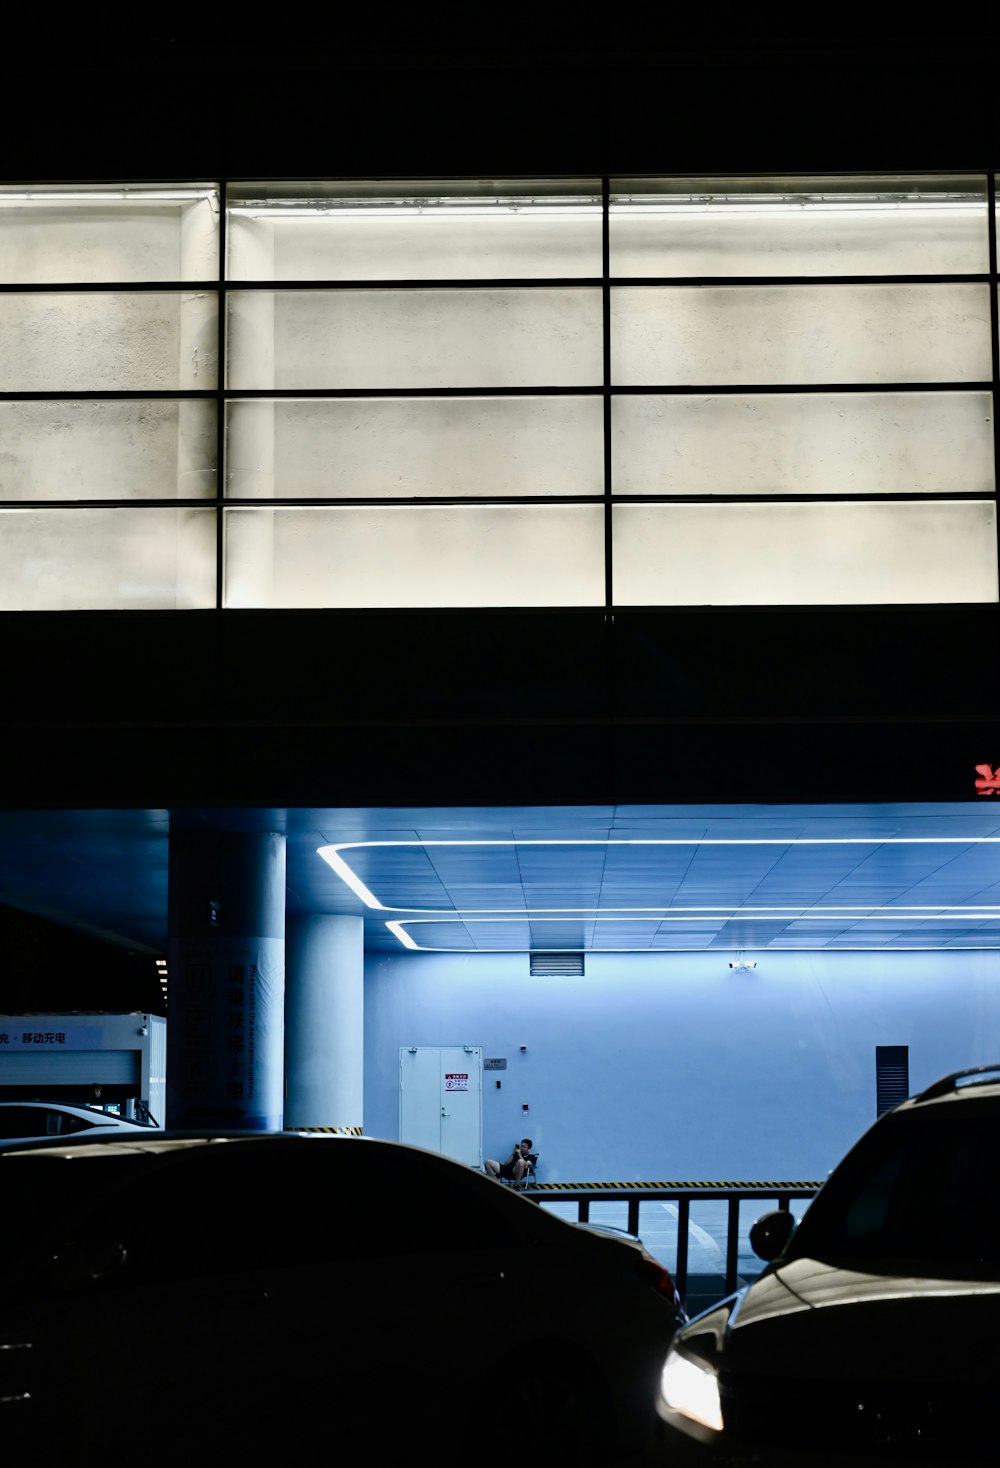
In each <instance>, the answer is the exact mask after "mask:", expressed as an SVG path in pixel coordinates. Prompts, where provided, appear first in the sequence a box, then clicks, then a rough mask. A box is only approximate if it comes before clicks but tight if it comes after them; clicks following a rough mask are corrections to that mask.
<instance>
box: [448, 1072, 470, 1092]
mask: <svg viewBox="0 0 1000 1468" xmlns="http://www.w3.org/2000/svg"><path fill="white" fill-rule="evenodd" d="M444 1088H445V1090H446V1091H467V1090H468V1089H469V1073H468V1071H466V1072H464V1073H459V1072H453V1073H452V1074H450V1075H449V1073H448V1072H447V1071H445V1076H444Z"/></svg>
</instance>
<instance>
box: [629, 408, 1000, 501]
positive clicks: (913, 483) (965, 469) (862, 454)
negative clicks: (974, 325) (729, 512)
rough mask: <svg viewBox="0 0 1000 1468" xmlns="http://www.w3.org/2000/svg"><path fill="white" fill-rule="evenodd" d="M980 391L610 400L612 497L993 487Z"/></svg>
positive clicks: (989, 428)
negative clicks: (612, 468)
mask: <svg viewBox="0 0 1000 1468" xmlns="http://www.w3.org/2000/svg"><path fill="white" fill-rule="evenodd" d="M991 420H992V407H991V402H990V394H989V393H978V392H969V393H960V392H955V393H952V392H943V393H938V392H921V393H918V392H913V393H879V392H872V393H809V394H808V395H806V394H803V395H802V396H796V395H794V394H792V393H776V394H773V395H768V394H766V393H725V394H722V395H720V396H718V397H713V396H712V395H711V394H710V393H699V394H698V396H697V397H686V396H684V395H682V394H670V395H661V396H648V397H647V396H645V395H643V394H635V395H631V394H630V395H629V396H627V397H616V398H614V399H613V400H612V432H613V450H612V463H613V465H614V490H615V493H616V494H877V493H893V492H899V493H907V494H946V493H952V492H962V491H965V492H967V493H973V492H976V493H978V492H985V493H992V492H993V487H994V485H993V424H992V421H991Z"/></svg>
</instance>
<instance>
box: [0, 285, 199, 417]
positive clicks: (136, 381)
mask: <svg viewBox="0 0 1000 1468" xmlns="http://www.w3.org/2000/svg"><path fill="white" fill-rule="evenodd" d="M216 312H217V298H216V296H215V295H214V294H213V293H211V292H198V293H190V292H179V291H178V292H166V291H164V292H160V291H143V292H141V293H140V292H128V291H122V292H119V293H111V292H104V291H94V292H89V291H88V292H85V293H84V292H81V293H80V294H74V293H72V292H68V293H65V294H64V293H59V294H56V293H54V292H48V293H40V294H37V295H36V294H30V295H0V391H2V392H120V391H127V390H129V389H131V390H133V391H139V392H142V391H148V390H150V389H157V390H161V391H162V390H166V391H171V390H174V389H177V388H207V389H211V388H214V387H215V386H216V370H217V366H218V339H217V336H218V334H217V326H216V319H217V318H216Z"/></svg>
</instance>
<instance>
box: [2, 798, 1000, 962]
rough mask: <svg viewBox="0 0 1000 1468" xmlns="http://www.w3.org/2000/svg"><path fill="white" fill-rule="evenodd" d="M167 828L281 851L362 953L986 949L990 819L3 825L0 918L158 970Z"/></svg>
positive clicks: (39, 821) (709, 809) (565, 810)
mask: <svg viewBox="0 0 1000 1468" xmlns="http://www.w3.org/2000/svg"><path fill="white" fill-rule="evenodd" d="M172 823H173V824H174V825H175V826H177V825H184V826H187V827H190V826H196V827H197V826H202V827H204V828H206V829H209V828H216V829H222V830H246V831H249V830H256V831H263V830H273V831H280V832H283V833H284V834H285V836H286V838H287V888H288V900H287V907H288V912H289V913H292V914H309V913H353V914H357V915H359V916H361V917H363V918H364V920H365V941H366V947H367V949H368V950H369V951H375V950H381V951H391V952H397V953H401V952H404V951H411V950H413V949H430V950H438V951H448V952H455V951H460V952H470V951H484V952H486V951H516V952H523V951H525V950H528V949H532V950H536V951H537V950H541V949H549V950H560V951H562V950H569V949H584V950H587V951H606V952H622V951H626V952H657V953H664V952H671V951H692V950H694V951H698V950H701V949H707V948H712V949H717V950H727V951H740V950H742V951H743V952H744V953H746V954H748V955H752V954H753V953H757V952H761V951H764V950H768V949H771V950H775V949H784V950H788V949H817V948H824V949H841V950H853V949H892V948H904V949H921V948H924V949H926V948H930V949H937V948H951V949H955V948H983V947H987V948H992V947H1000V804H994V803H993V801H992V799H988V800H984V801H982V802H980V803H973V802H960V803H951V804H905V805H899V804H897V805H876V804H873V805H734V806H727V805H699V806H574V807H564V806H558V807H537V806H533V807H524V808H512V807H504V808H499V807H481V808H466V807H462V808H441V807H436V808H426V809H408V808H401V807H395V808H392V809H388V808H386V809H342V808H341V809H305V808H296V809H280V810H276V809H259V808H240V809H219V810H216V809H207V808H206V809H185V810H184V811H182V812H176V813H173V814H172V813H171V812H170V811H168V810H87V811H49V810H47V811H5V812H0V903H4V904H6V905H7V906H9V907H13V908H18V909H21V910H23V911H25V912H29V913H32V914H35V915H36V916H39V917H44V918H48V919H50V920H52V921H55V922H57V923H60V924H63V925H65V926H67V927H69V928H72V929H75V930H77V931H79V932H81V933H85V934H88V935H90V936H92V937H97V938H101V939H103V940H105V941H108V942H111V943H113V944H116V945H118V946H121V947H127V948H130V949H133V950H136V951H139V952H143V951H145V952H149V953H164V952H165V951H166V942H167V932H166V928H167V867H168V861H167V858H168V844H169V834H170V829H171V824H172ZM321 847H322V848H330V849H331V850H330V854H331V855H332V858H333V865H331V864H330V862H329V861H328V860H324V859H323V858H322V857H321V856H320V855H319V854H318V852H319V848H321ZM390 924H391V925H392V926H390Z"/></svg>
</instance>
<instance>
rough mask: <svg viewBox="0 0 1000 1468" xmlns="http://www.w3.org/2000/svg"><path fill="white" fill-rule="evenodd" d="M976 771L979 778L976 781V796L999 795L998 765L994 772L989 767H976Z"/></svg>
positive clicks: (999, 778)
mask: <svg viewBox="0 0 1000 1468" xmlns="http://www.w3.org/2000/svg"><path fill="white" fill-rule="evenodd" d="M976 770H977V771H978V773H979V775H980V776H981V778H980V779H978V780H977V781H976V794H977V795H1000V765H997V767H996V769H995V770H994V769H991V767H990V766H989V765H977V766H976Z"/></svg>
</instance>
